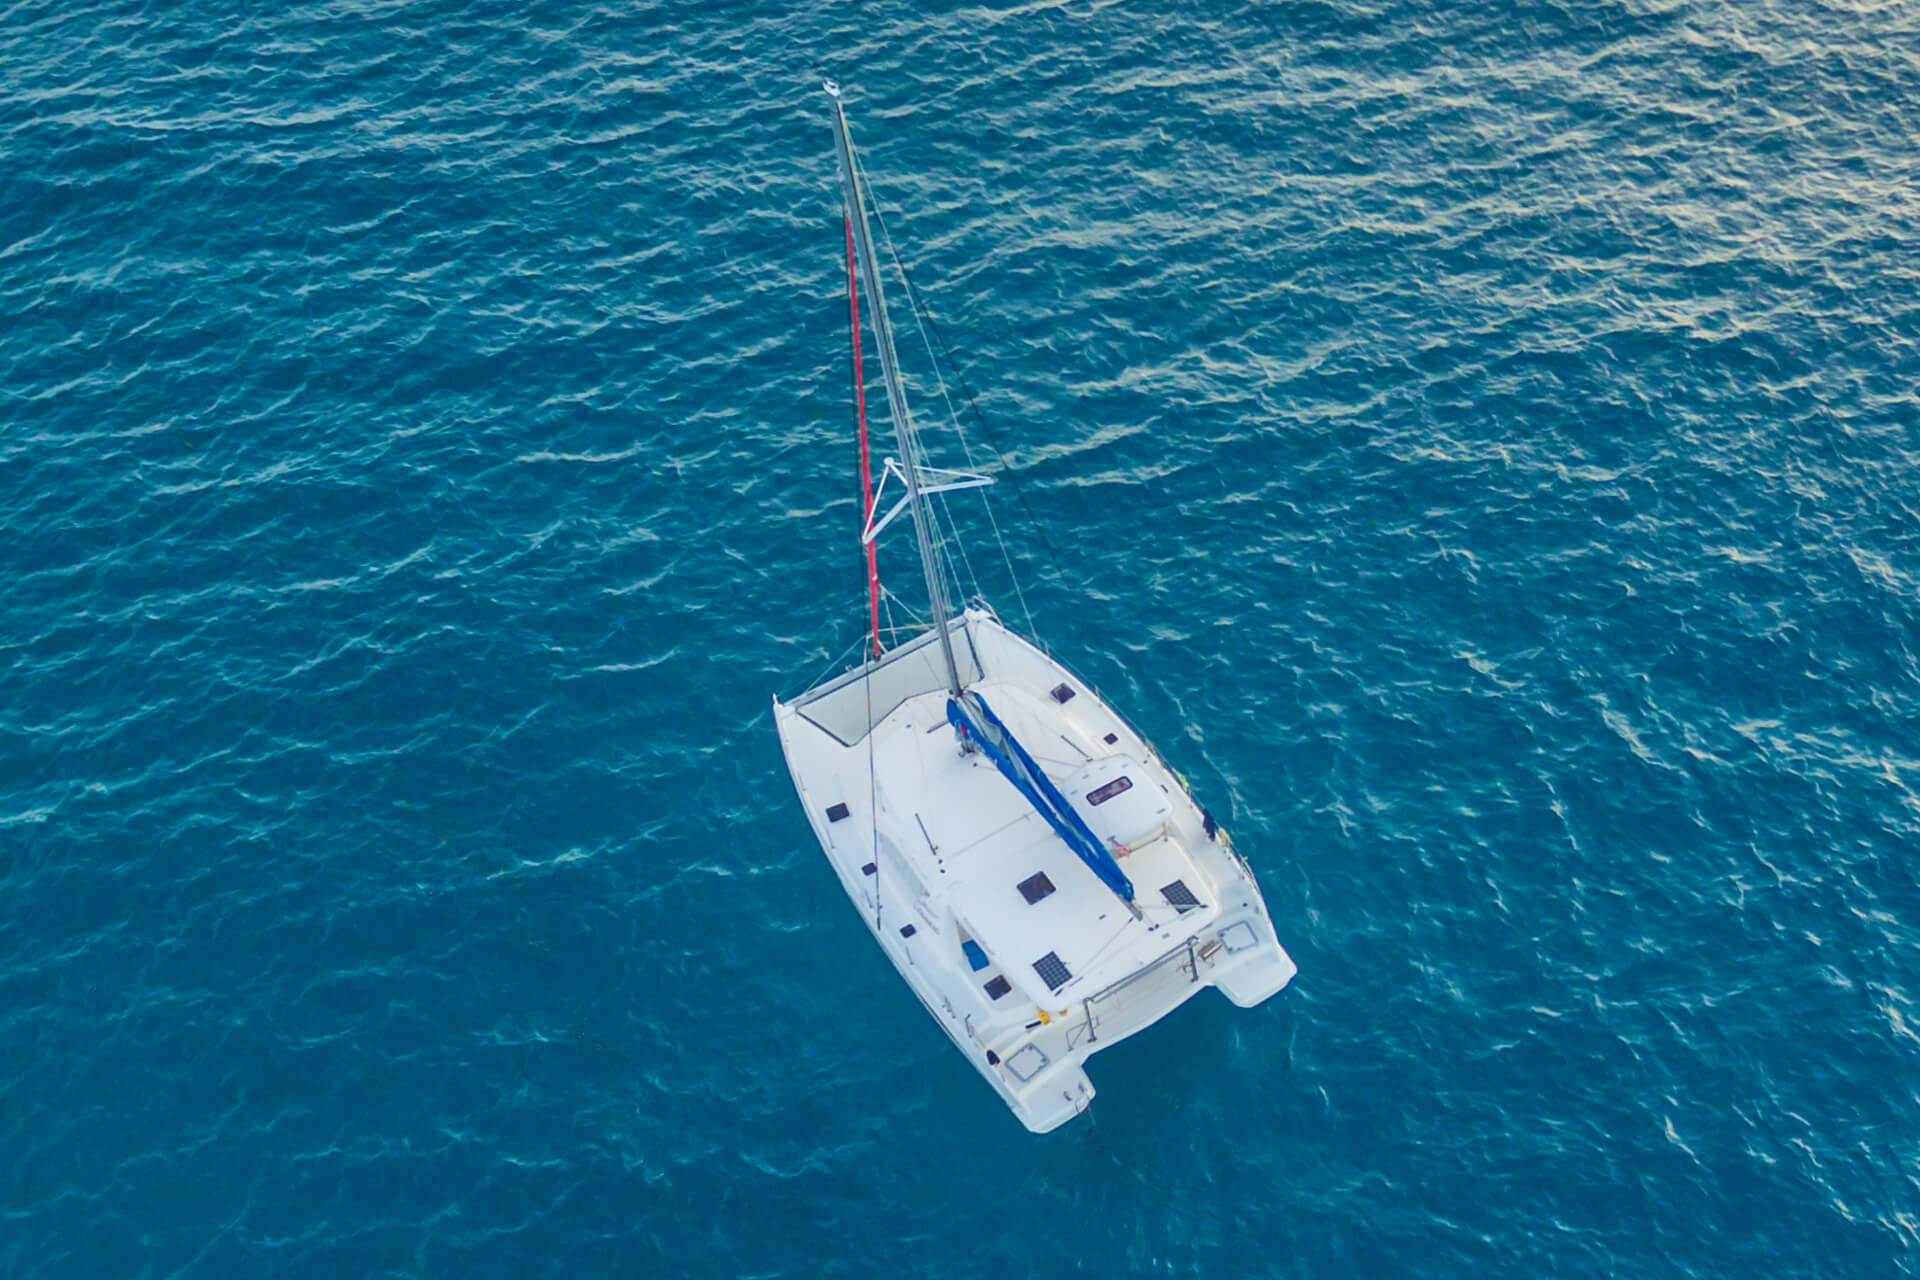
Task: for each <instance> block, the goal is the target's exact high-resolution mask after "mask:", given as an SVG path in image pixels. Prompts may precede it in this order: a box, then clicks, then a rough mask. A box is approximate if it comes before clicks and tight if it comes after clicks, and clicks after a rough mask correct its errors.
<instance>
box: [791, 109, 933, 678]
mask: <svg viewBox="0 0 1920 1280" xmlns="http://www.w3.org/2000/svg"><path fill="white" fill-rule="evenodd" d="M823 87H824V88H825V89H826V91H827V96H828V97H829V98H832V99H833V123H834V152H835V155H836V156H837V157H838V159H839V161H840V190H841V193H842V196H843V198H844V199H845V201H846V205H847V225H848V228H849V229H850V230H851V231H852V233H853V245H854V251H855V252H854V256H855V257H856V258H857V259H859V263H860V278H861V279H862V280H863V281H865V282H866V286H867V300H868V310H869V312H870V313H871V316H872V320H873V338H874V345H875V346H876V347H878V348H879V349H880V368H881V371H882V372H883V373H884V374H885V375H886V384H887V408H888V410H889V413H890V415H891V417H892V418H893V431H894V435H895V436H896V437H897V438H898V439H899V442H900V454H901V459H902V461H903V462H904V464H905V465H904V466H902V467H901V468H900V469H901V471H902V472H904V473H905V474H904V476H903V479H905V481H906V484H907V503H908V506H909V507H910V508H911V509H912V512H913V532H914V539H915V541H916V542H918V543H919V547H920V568H921V570H922V572H924V573H925V574H926V578H927V610H928V612H929V613H931V614H932V615H933V629H934V631H935V633H936V634H938V635H939V637H940V656H941V657H942V658H944V659H945V660H946V664H947V691H948V692H949V693H951V694H953V695H954V696H955V697H958V696H959V694H960V692H961V690H962V689H963V688H964V686H963V685H962V683H961V680H960V666H959V664H958V663H957V662H955V661H954V658H953V637H952V636H951V635H950V634H948V630H947V618H948V607H947V593H946V587H945V583H944V581H943V580H942V577H941V573H940V563H939V560H938V559H937V558H936V556H935V553H934V542H933V533H932V524H931V521H930V520H929V519H928V515H927V503H926V497H925V495H924V494H923V493H922V492H921V484H920V440H919V437H918V435H917V433H916V432H915V431H914V426H913V413H912V411H911V410H909V409H908V408H907V391H906V387H905V386H904V385H903V384H902V383H901V381H900V357H899V355H898V354H897V353H896V352H895V351H894V348H893V325H892V324H891V323H889V321H888V320H887V300H886V295H885V294H883V293H882V292H881V290H880V272H879V270H878V267H877V265H876V264H875V262H874V260H873V242H872V240H871V239H869V237H868V234H867V204H866V201H865V199H864V198H863V192H862V191H861V187H860V176H859V171H858V170H857V169H856V168H855V167H854V162H853V137H852V135H851V134H849V133H848V132H847V114H846V112H845V111H844V110H842V109H841V106H840V86H839V85H837V84H835V83H834V82H833V81H831V80H828V81H827V82H826V83H825V84H824V86H823Z"/></svg>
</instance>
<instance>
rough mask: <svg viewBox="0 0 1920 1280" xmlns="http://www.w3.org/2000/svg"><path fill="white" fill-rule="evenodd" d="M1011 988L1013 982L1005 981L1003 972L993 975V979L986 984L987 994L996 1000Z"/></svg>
mask: <svg viewBox="0 0 1920 1280" xmlns="http://www.w3.org/2000/svg"><path fill="white" fill-rule="evenodd" d="M1011 990H1013V984H1012V983H1011V982H1008V981H1007V979H1006V975H1005V974H998V973H996V974H995V975H994V976H993V981H992V982H989V983H988V984H987V994H988V995H989V996H991V997H993V998H994V999H995V1000H998V999H999V998H1000V997H1001V996H1004V995H1005V994H1007V992H1009V991H1011Z"/></svg>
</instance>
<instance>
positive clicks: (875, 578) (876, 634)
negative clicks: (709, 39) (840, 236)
mask: <svg viewBox="0 0 1920 1280" xmlns="http://www.w3.org/2000/svg"><path fill="white" fill-rule="evenodd" d="M846 222H847V310H848V312H849V314H851V315H852V317H853V402H854V404H855V405H857V406H858V407H859V411H860V536H861V540H862V542H863V544H864V545H865V547H866V549H867V613H868V616H869V618H870V619H871V625H872V628H873V631H872V640H873V656H874V657H876V658H877V657H879V656H880V654H881V652H882V650H881V647H880V563H879V559H878V556H877V554H876V552H877V550H878V549H877V548H876V547H875V545H874V544H873V543H871V542H866V532H867V526H868V525H870V524H871V523H873V464H872V462H871V461H869V459H868V457H867V379H866V377H865V375H864V374H863V373H862V372H861V370H860V291H859V289H858V288H857V287H856V286H855V284H854V279H855V275H854V260H853V218H852V216H851V215H849V216H848V218H847V220H846Z"/></svg>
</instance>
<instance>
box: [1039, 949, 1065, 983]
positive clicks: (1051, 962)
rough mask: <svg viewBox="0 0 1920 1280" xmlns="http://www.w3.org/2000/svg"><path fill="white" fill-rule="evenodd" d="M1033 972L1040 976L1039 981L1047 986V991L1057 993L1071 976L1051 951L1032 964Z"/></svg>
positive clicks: (1057, 956) (1056, 955)
mask: <svg viewBox="0 0 1920 1280" xmlns="http://www.w3.org/2000/svg"><path fill="white" fill-rule="evenodd" d="M1033 971H1034V972H1035V973H1037V974H1039V975H1040V981H1042V982H1044V983H1046V984H1047V989H1048V990H1049V991H1058V990H1059V989H1060V988H1061V987H1063V986H1065V985H1066V982H1067V979H1068V978H1071V977H1072V976H1073V974H1071V973H1069V972H1068V971H1067V966H1066V965H1065V963H1063V962H1062V961H1061V959H1060V957H1059V955H1058V954H1057V953H1055V952H1052V951H1049V952H1047V954H1045V955H1043V956H1041V957H1040V958H1039V959H1038V960H1035V961H1034V962H1033Z"/></svg>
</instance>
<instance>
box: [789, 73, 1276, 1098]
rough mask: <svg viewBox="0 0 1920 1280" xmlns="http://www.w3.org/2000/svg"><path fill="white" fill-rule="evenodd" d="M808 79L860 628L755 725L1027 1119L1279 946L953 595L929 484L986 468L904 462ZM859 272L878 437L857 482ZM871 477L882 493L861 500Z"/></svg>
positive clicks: (984, 614)
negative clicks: (838, 305)
mask: <svg viewBox="0 0 1920 1280" xmlns="http://www.w3.org/2000/svg"><path fill="white" fill-rule="evenodd" d="M825 87H826V90H827V93H828V96H829V98H830V99H831V101H832V114H833V126H834V152H835V157H836V162H837V167H838V170H839V178H840V187H841V194H842V197H843V201H844V206H845V209H844V212H845V227H846V242H847V297H848V309H849V316H850V327H851V329H852V331H853V367H854V397H853V398H854V401H855V411H856V416H857V419H858V428H859V441H860V471H861V488H862V502H863V505H864V508H865V510H864V518H863V527H862V529H861V534H860V536H861V541H862V543H863V544H864V546H865V549H866V550H865V557H866V576H867V587H868V592H867V595H868V600H867V604H868V609H867V613H868V619H867V621H868V622H869V624H870V630H869V631H868V633H867V634H866V635H863V637H862V640H861V645H862V653H861V657H860V659H859V660H858V662H857V665H854V666H853V667H852V668H851V669H850V670H846V671H843V672H841V673H840V674H838V675H836V676H833V677H832V678H829V679H827V680H825V681H824V682H823V683H820V684H818V685H816V686H815V687H813V688H811V689H809V690H807V691H806V692H805V693H802V694H800V695H798V696H797V697H795V698H793V699H792V700H791V701H789V702H781V701H780V700H779V699H777V698H776V699H775V700H774V704H773V718H774V725H775V727H776V729H777V730H778V732H779V735H780V745H781V748H782V750H783V752H784V753H785V756H786V762H787V768H788V770H789V771H790V772H791V773H792V775H793V785H794V788H795V790H796V791H798V793H799V797H800V804H801V807H802V808H803V809H804V810H805V812H806V815H807V821H808V822H809V823H810V824H811V825H812V828H813V833H814V835H815V836H816V837H817V838H818V839H819V841H820V847H821V848H822V849H823V850H824V851H825V852H826V855H827V861H828V862H829V863H830V864H831V865H832V867H833V869H834V871H835V873H836V874H838V876H839V877H840V883H841V885H842V886H843V887H844V888H845V889H846V892H847V896H848V897H849V898H850V899H851V900H852V901H853V904H854V906H855V907H856V908H858V910H859V912H860V915H861V917H862V918H863V919H864V920H865V921H866V924H867V927H868V928H869V929H870V930H872V932H873V935H874V937H875V938H876V939H878V940H879V943H880V946H881V948H882V949H883V950H884V951H885V952H886V954H887V958H888V959H890V960H891V961H893V964H894V967H895V968H897V969H898V970H899V971H900V975H901V977H903V978H905V979H906V982H907V985H908V986H909V987H911V988H912V989H913V993H914V994H915V995H916V996H918V997H919V999H920V1002H921V1003H922V1004H923V1005H925V1006H926V1009H927V1012H928V1013H930V1014H932V1015H933V1019H934V1021H935V1022H937V1023H939V1025H940V1027H941V1029H942V1030H944V1031H945V1032H946V1033H947V1035H948V1037H949V1038H950V1039H951V1040H952V1041H953V1043H954V1045H955V1046H956V1047H957V1048H958V1049H959V1050H960V1052H961V1053H962V1054H964V1055H965V1057H966V1059H967V1061H968V1062H970V1063H972V1064H973V1066H974V1068H975V1069H976V1070H977V1071H978V1072H979V1073H980V1074H981V1076H983V1077H984V1078H985V1079H986V1081H987V1083H988V1084H990V1085H992V1086H993V1088H994V1090H995V1091H996V1092H997V1093H998V1094H999V1095H1000V1097H1001V1098H1002V1100H1004V1101H1005V1102H1006V1104H1007V1106H1008V1107H1010V1108H1011V1109H1012V1111H1013V1113H1014V1115H1015V1116H1017V1117H1018V1118H1019V1119H1020V1121H1021V1123H1023V1124H1025V1125H1026V1126H1027V1128H1028V1129H1031V1130H1032V1131H1034V1132H1035V1133H1045V1132H1047V1131H1048V1130H1050V1129H1054V1128H1056V1127H1058V1126H1059V1125H1061V1124H1064V1123H1065V1122H1066V1121H1068V1120H1070V1119H1072V1118H1073V1117H1074V1116H1076V1115H1078V1114H1080V1113H1081V1112H1083V1111H1085V1110H1086V1109H1087V1106H1088V1104H1089V1103H1090V1102H1091V1101H1092V1099H1093V1094H1094V1090H1093V1084H1092V1082H1091V1081H1090V1080H1089V1079H1088V1078H1087V1073H1086V1069H1085V1067H1086V1061H1087V1059H1088V1058H1089V1057H1090V1056H1091V1055H1092V1054H1094V1053H1096V1052H1097V1051H1099V1050H1101V1049H1105V1048H1108V1047H1110V1046H1112V1045H1114V1044H1117V1043H1118V1042H1119V1041H1121V1040H1124V1039H1125V1038H1127V1037H1128V1036H1131V1035H1133V1034H1134V1033H1136V1032H1138V1031H1140V1030H1142V1029H1144V1028H1146V1027H1148V1026H1150V1025H1151V1024H1153V1023H1154V1022H1157V1021H1159V1020H1160V1019H1161V1018H1163V1017H1165V1016H1166V1015H1167V1014H1169V1013H1171V1012H1172V1011H1173V1010H1174V1009H1176V1008H1178V1007H1179V1006H1180V1005H1181V1004H1183V1003H1185V1002H1186V1001H1187V1000H1188V999H1189V998H1190V997H1192V996H1193V995H1194V994H1196V993H1197V992H1198V991H1200V990H1201V989H1202V988H1205V987H1217V988H1218V989H1219V990H1220V991H1221V992H1222V993H1223V994H1224V995H1225V996H1226V997H1227V999H1229V1000H1231V1001H1232V1002H1233V1003H1234V1004H1236V1005H1240V1006H1242V1007H1248V1006H1252V1005H1255V1004H1258V1003H1260V1002H1261V1001H1263V1000H1265V999H1267V997H1269V996H1271V995H1273V994H1274V993H1275V992H1277V991H1279V990H1280V989H1281V988H1282V987H1284V986H1286V985H1287V983H1288V981H1289V980H1291V979H1292V977H1293V975H1294V972H1295V969H1294V963H1293V961H1292V959H1291V958H1289V957H1288V955H1287V953H1286V950H1285V949H1284V948H1283V947H1282V946H1281V945H1280V941H1279V939H1278V937H1276V936H1275V933H1274V928H1273V923H1272V921H1271V920H1270V919H1269V918H1268V914H1267V907H1266V902H1265V901H1264V900H1263V899H1262V897H1261V895H1260V887H1259V885H1258V884H1256V883H1255V881H1254V877H1253V871H1252V868H1251V867H1249V866H1248V865H1247V862H1246V860H1245V859H1244V858H1243V857H1241V856H1240V854H1239V853H1238V852H1237V851H1236V850H1235V849H1234V846H1233V843H1232V841H1231V840H1230V839H1228V837H1227V833H1226V831H1225V830H1223V829H1222V828H1221V827H1220V826H1219V825H1218V824H1217V823H1216V822H1215V821H1214V819H1213V818H1212V817H1211V816H1210V815H1209V814H1208V813H1207V811H1206V810H1205V809H1203V808H1201V807H1200V805H1199V804H1197V803H1196V802H1195V801H1194V799H1193V797H1192V796H1191V795H1190V794H1189V793H1188V791H1187V788H1186V785H1185V783H1184V782H1183V781H1182V780H1181V779H1180V777H1179V775H1177V774H1176V773H1174V772H1173V770H1171V769H1170V768H1168V767H1167V765H1166V764H1165V762H1164V761H1162V760H1161V758H1160V755H1159V753H1157V752H1156V751H1155V750H1154V749H1153V748H1152V746H1150V745H1149V744H1148V743H1147V740H1146V739H1145V738H1143V737H1142V736H1141V735H1140V734H1139V733H1137V732H1136V731H1135V730H1134V729H1133V728H1132V727H1130V726H1129V725H1128V724H1127V723H1126V721H1124V720H1122V719H1121V718H1120V716H1119V714H1118V713H1116V712H1115V711H1114V710H1113V709H1112V708H1111V707H1109V706H1108V705H1107V704H1106V703H1105V702H1104V701H1102V700H1101V698H1100V696H1099V694H1098V693H1096V692H1095V691H1094V690H1093V688H1092V687H1091V686H1089V685H1088V684H1087V683H1086V682H1085V681H1083V680H1081V679H1080V678H1078V677H1077V676H1075V675H1074V674H1073V673H1072V672H1071V671H1069V670H1067V669H1066V668H1065V667H1063V666H1062V665H1060V664H1059V663H1058V662H1056V661H1054V659H1053V658H1052V657H1051V656H1049V654H1048V653H1047V652H1046V651H1045V650H1043V649H1041V648H1040V647H1038V646H1036V645H1035V644H1034V643H1032V642H1031V641H1029V640H1027V639H1025V638H1023V637H1022V636H1020V635H1018V634H1016V633H1015V632H1014V631H1013V630H1012V629H1011V628H1009V627H1008V626H1007V625H1005V624H1004V623H1002V622H1001V620H1000V619H999V617H998V616H997V615H996V614H995V613H994V612H993V610H992V609H991V608H990V607H988V606H987V605H986V603H985V602H984V600H974V601H971V602H963V603H961V604H960V607H959V609H958V611H957V612H956V610H955V599H956V597H955V595H954V594H953V593H954V590H955V588H956V587H957V585H958V584H957V582H956V581H955V578H956V575H955V574H954V572H953V568H952V562H951V557H950V555H949V554H948V553H947V551H946V549H945V544H944V538H943V534H945V533H946V532H947V531H946V530H943V529H942V527H941V524H940V522H939V521H938V520H937V519H936V516H937V514H938V513H937V512H936V511H935V510H934V508H933V500H934V499H935V498H936V497H937V496H938V495H941V494H944V493H949V492H953V491H957V490H961V489H968V488H979V487H982V486H985V485H987V484H990V483H992V481H993V477H992V476H990V475H986V474H981V473H979V472H973V471H956V470H950V469H942V468H936V467H933V466H930V465H928V464H927V462H926V461H925V460H924V457H923V453H922V448H921V442H920V438H919V433H918V431H917V428H916V425H915V422H914V418H913V414H912V411H911V409H910V407H909V405H908V403H907V396H906V387H905V383H904V381H903V379H902V375H901V370H900V362H899V358H898V354H897V352H896V350H895V346H894V339H893V330H892V326H891V324H890V322H889V320H888V315H887V306H886V298H885V295H884V294H883V292H882V288H881V264H880V263H879V262H878V261H876V260H875V257H874V248H873V240H872V236H871V233H870V229H869V226H868V213H869V205H868V201H867V191H866V185H865V180H864V172H863V170H862V169H861V167H860V165H859V162H858V160H857V158H856V155H855V152H854V149H853V140H852V137H851V136H850V135H849V133H848V130H847V118H846V112H845V110H844V108H843V106H842V103H841V98H840V92H839V89H838V87H837V86H836V85H834V84H833V83H832V82H831V81H829V82H828V83H827V84H826V86H825ZM896 262H897V257H896ZM909 288H911V286H910V285H909ZM863 292H864V293H865V303H866V315H867V320H868V327H869V328H870V329H871V333H872V340H873V345H874V348H875V350H876V351H877V352H878V354H879V357H880V368H881V375H882V382H883V383H884V385H885V388H886V400H887V408H888V416H889V418H890V419H891V424H892V428H893V433H894V437H895V440H896V442H897V444H898V448H899V457H898V459H897V460H895V459H892V458H889V459H887V460H886V461H885V463H884V464H883V466H882V468H881V474H880V484H879V486H878V487H877V488H876V487H875V486H874V485H873V483H872V471H873V468H872V464H871V462H870V460H869V455H868V449H867V417H866V381H865V378H864V376H863V364H862V345H863V343H862V336H861V335H862V326H861V322H860V319H861V294H862V293H863ZM955 421H956V425H957V423H958V417H957V415H955ZM889 480H896V481H897V487H898V490H899V491H900V492H899V496H898V498H897V500H896V501H895V502H894V503H893V505H892V506H891V507H890V508H889V509H888V510H887V511H886V512H884V513H882V512H881V511H880V509H879V507H880V501H881V499H882V498H883V497H884V495H885V493H886V489H887V482H888V481H889ZM902 510H905V511H906V512H907V513H908V514H909V515H910V517H911V521H912V526H913V532H914V542H915V546H916V551H917V554H918V558H919V561H920V567H921V576H922V577H923V578H924V579H925V591H926V601H925V603H926V617H925V622H924V625H915V626H908V627H898V628H891V629H888V628H883V627H882V626H881V622H880V618H881V605H882V600H883V598H884V599H886V600H887V602H888V604H889V606H890V607H891V606H892V605H893V604H894V602H895V601H896V599H897V598H896V597H895V596H894V594H893V593H892V592H891V591H887V592H883V591H882V589H881V586H880V581H879V575H878V572H877V567H876V566H877V561H876V557H875V550H874V549H875V542H876V539H877V537H878V535H879V534H880V533H881V531H882V530H883V529H885V528H886V527H887V526H888V525H889V524H890V523H891V522H892V520H893V518H894V517H895V516H897V515H899V514H900V513H901V512H902ZM948 527H949V528H957V526H953V525H952V522H951V521H949V522H948ZM954 536H957V533H956V534H955V535H954ZM900 603H901V604H902V605H903V606H904V602H900ZM1028 625H1029V628H1031V625H1032V624H1031V620H1029V623H1028ZM888 635H891V636H892V637H893V638H894V639H895V640H896V643H893V644H891V645H889V644H887V643H886V638H887V637H888Z"/></svg>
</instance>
